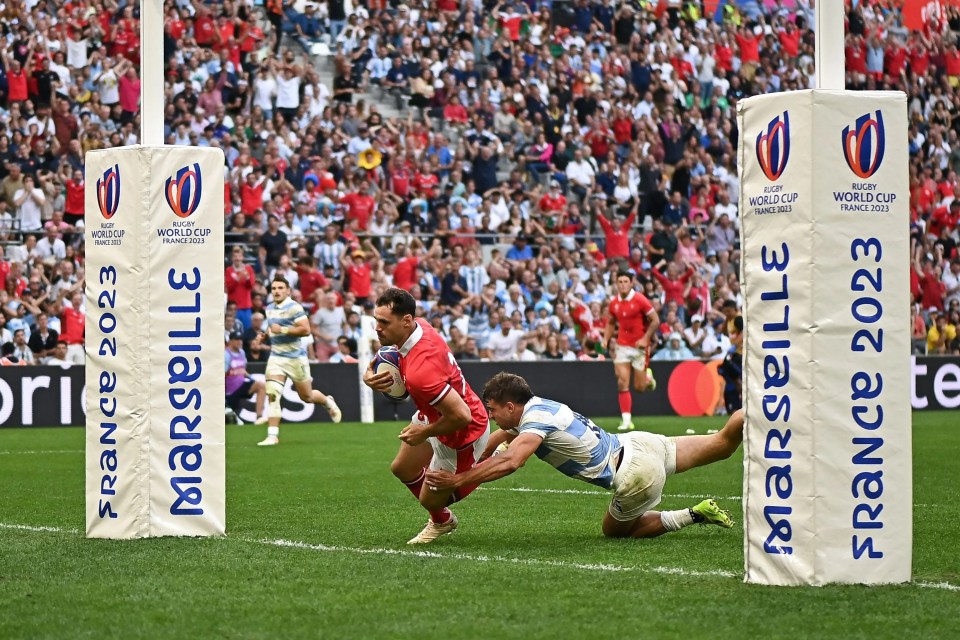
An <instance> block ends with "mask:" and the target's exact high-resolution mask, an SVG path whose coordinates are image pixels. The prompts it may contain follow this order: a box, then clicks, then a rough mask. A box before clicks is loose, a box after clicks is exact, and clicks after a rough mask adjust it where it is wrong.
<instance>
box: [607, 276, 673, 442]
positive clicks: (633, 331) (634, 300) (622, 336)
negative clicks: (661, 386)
mask: <svg viewBox="0 0 960 640" xmlns="http://www.w3.org/2000/svg"><path fill="white" fill-rule="evenodd" d="M607 313H608V317H609V321H608V322H607V326H606V327H605V328H604V330H603V344H604V345H606V347H607V349H608V350H609V349H610V340H611V338H612V337H613V330H614V327H616V329H617V343H616V349H615V350H614V353H613V370H614V372H615V373H616V375H617V399H618V400H619V402H620V415H621V416H622V417H623V422H621V423H620V427H619V429H620V430H621V431H629V430H630V429H633V422H632V420H631V415H632V410H633V398H632V397H631V396H630V370H631V369H633V388H634V389H636V390H637V391H640V392H643V391H646V390H647V389H650V390H653V389H655V388H656V385H657V381H656V380H654V378H653V371H651V370H650V368H649V366H650V351H651V348H652V346H653V345H651V340H652V339H653V334H654V333H655V332H656V330H657V327H659V326H660V317H659V316H658V315H657V311H656V310H655V309H654V308H653V305H652V304H651V303H650V300H648V299H647V297H646V296H645V295H643V294H642V293H640V292H639V291H636V290H634V288H633V274H631V273H630V272H628V271H621V272H620V273H618V274H617V295H616V296H614V298H613V300H611V301H610V306H609V307H608V308H607Z"/></svg>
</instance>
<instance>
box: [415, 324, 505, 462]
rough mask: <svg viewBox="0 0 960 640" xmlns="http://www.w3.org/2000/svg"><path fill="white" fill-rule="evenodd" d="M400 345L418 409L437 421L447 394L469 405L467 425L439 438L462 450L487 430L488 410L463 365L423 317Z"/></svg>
mask: <svg viewBox="0 0 960 640" xmlns="http://www.w3.org/2000/svg"><path fill="white" fill-rule="evenodd" d="M416 322H417V326H416V328H415V329H414V330H413V333H412V334H410V337H409V338H407V341H406V342H404V343H403V344H402V345H400V376H401V377H402V378H403V383H404V384H405V385H406V387H407V391H408V392H410V397H411V398H413V402H414V404H416V405H417V409H419V410H420V412H421V413H422V414H423V415H424V416H425V417H426V418H427V421H428V422H430V423H434V422H436V421H437V420H439V419H440V416H441V413H440V411H439V410H438V409H437V408H436V406H437V404H439V403H440V401H441V400H443V399H444V398H445V397H446V396H447V394H448V393H456V394H457V395H459V396H460V397H461V398H463V401H464V402H465V403H466V404H467V407H469V409H470V416H471V417H472V418H473V419H472V420H471V422H470V424H468V425H467V426H465V427H463V428H462V429H460V430H458V431H454V432H453V433H448V434H446V435H443V436H438V437H437V439H438V440H439V441H440V442H442V443H443V444H445V445H447V446H448V447H450V448H452V449H461V448H463V447H465V446H467V445H468V444H470V443H472V442H474V441H475V440H477V438H479V437H481V436H482V435H483V434H485V433H487V428H488V424H489V423H488V420H487V409H486V407H484V406H483V402H482V401H481V400H480V397H479V396H477V394H476V393H475V392H474V391H473V389H472V388H470V385H469V384H467V381H466V379H465V378H464V377H463V372H462V371H461V370H460V365H458V364H457V360H456V359H455V358H454V357H453V353H451V352H450V348H449V347H447V343H446V342H445V341H444V340H443V338H441V337H440V334H438V333H437V332H436V330H435V329H434V328H433V327H431V326H430V325H429V324H428V323H427V322H426V321H425V320H423V319H422V318H418V319H417V321H416Z"/></svg>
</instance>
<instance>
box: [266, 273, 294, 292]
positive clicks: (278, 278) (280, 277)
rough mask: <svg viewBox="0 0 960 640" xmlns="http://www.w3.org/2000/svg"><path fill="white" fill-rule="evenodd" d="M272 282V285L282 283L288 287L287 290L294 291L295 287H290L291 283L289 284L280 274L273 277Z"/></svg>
mask: <svg viewBox="0 0 960 640" xmlns="http://www.w3.org/2000/svg"><path fill="white" fill-rule="evenodd" d="M270 282H271V283H273V282H282V283H283V284H285V285H287V289H292V288H293V287H291V286H290V282H289V281H288V280H287V279H286V278H285V277H283V276H282V275H280V274H279V273H278V274H276V275H275V276H273V280H271V281H270Z"/></svg>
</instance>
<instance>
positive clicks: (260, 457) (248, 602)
mask: <svg viewBox="0 0 960 640" xmlns="http://www.w3.org/2000/svg"><path fill="white" fill-rule="evenodd" d="M635 420H636V422H638V427H639V428H642V429H647V430H651V431H659V432H661V433H666V434H668V435H677V434H682V433H684V431H685V430H686V429H687V428H694V429H696V431H697V432H698V433H704V432H705V431H706V430H707V429H708V428H719V427H720V426H721V424H722V419H719V418H717V419H707V418H704V419H699V420H689V419H679V418H646V419H635ZM956 421H957V414H956V413H952V414H951V413H917V414H914V469H915V473H914V478H915V481H914V482H915V484H914V496H915V502H916V503H917V507H916V510H915V514H914V521H915V528H914V583H913V584H910V585H902V586H889V587H862V586H843V587H841V586H830V587H823V588H774V587H761V586H753V585H745V584H743V582H742V578H743V550H742V546H743V529H742V525H741V524H740V520H741V516H740V513H741V502H740V501H739V499H736V500H734V499H731V497H738V496H740V494H741V477H742V463H741V457H740V455H737V456H734V458H733V459H731V460H728V461H724V462H723V463H720V464H717V465H713V466H711V467H706V468H702V469H697V470H694V471H691V472H689V473H686V474H683V475H679V476H675V477H673V478H671V479H670V480H668V483H667V493H666V495H665V496H664V501H663V503H662V505H661V506H662V507H663V508H667V509H676V508H682V507H686V506H690V505H692V504H695V503H696V502H698V501H699V499H700V498H699V496H700V495H714V496H716V497H717V498H718V501H719V502H720V504H721V506H724V507H726V508H728V509H730V510H731V511H732V512H733V513H734V514H735V517H736V519H737V521H738V522H737V525H736V526H735V527H734V528H733V529H732V530H721V529H719V528H713V527H710V528H705V527H688V528H687V529H685V530H683V531H681V532H679V533H675V534H669V535H666V536H664V537H661V538H658V539H655V540H607V539H604V538H603V537H602V536H601V535H600V530H599V522H600V518H601V516H602V514H603V513H604V510H605V509H606V505H607V502H608V496H607V494H603V493H600V492H599V491H597V492H596V493H593V492H594V491H595V489H594V488H593V487H591V486H590V485H587V484H585V483H581V482H576V481H573V480H570V479H567V478H565V477H563V476H561V475H560V474H558V473H557V472H556V471H554V470H553V469H552V468H550V467H548V466H547V465H546V464H544V463H543V462H540V461H538V460H536V459H533V460H531V461H530V463H528V464H527V465H526V467H524V468H523V469H521V470H520V471H519V472H517V473H516V474H514V475H513V476H509V477H507V478H504V479H503V480H500V481H498V482H496V483H493V484H492V485H486V486H487V487H488V488H485V489H481V490H480V491H478V492H476V493H474V494H473V495H472V496H470V497H469V498H468V499H467V500H465V501H464V502H463V503H462V504H459V505H457V506H456V508H455V510H456V513H457V515H458V516H459V517H460V520H461V525H460V529H459V530H458V531H457V532H456V533H455V534H453V535H451V536H445V537H443V538H441V539H440V540H438V541H437V542H436V543H434V544H432V545H427V546H425V547H415V548H411V547H408V546H407V545H406V544H405V542H406V540H407V539H408V538H410V537H412V536H413V535H414V534H415V533H416V532H417V531H419V530H420V528H421V526H422V525H423V523H424V522H425V514H424V513H423V511H422V510H420V508H419V507H418V505H416V504H415V502H414V500H413V497H412V496H410V495H409V493H408V492H407V491H406V490H405V489H404V488H403V487H402V486H401V485H400V484H399V483H398V482H397V481H396V480H394V479H393V477H392V476H391V475H390V471H389V461H390V460H391V459H392V456H393V454H394V453H395V451H396V448H397V442H398V441H397V439H396V434H397V432H398V431H399V428H400V425H399V424H397V423H393V424H378V425H372V426H362V425H357V424H344V425H328V424H325V425H285V426H284V427H283V428H282V432H281V441H282V444H281V445H280V446H279V447H270V448H263V447H257V446H255V444H256V442H257V441H258V440H260V439H261V438H262V437H263V431H264V429H263V428H262V427H254V426H239V427H229V428H228V432H227V434H228V465H227V477H228V482H227V498H228V532H229V534H228V537H226V538H222V539H172V538H161V539H149V540H139V541H109V540H86V539H84V538H83V535H82V529H83V522H84V506H83V501H84V495H83V478H84V472H83V454H82V452H81V450H82V448H83V431H82V430H81V429H36V428H35V429H3V430H0V483H2V486H3V495H4V499H3V500H2V501H0V602H2V603H3V614H2V615H0V638H11V639H12V638H43V637H51V638H53V637H56V638H125V639H126V638H157V637H195V638H208V637H229V638H270V637H284V638H300V637H304V638H322V637H331V638H333V637H336V638H423V637H434V636H435V637H449V638H577V637H579V638H599V637H611V636H620V635H622V636H624V637H639V636H645V637H656V638H689V637H691V636H700V635H703V634H704V633H706V634H707V635H709V636H713V637H724V636H728V637H750V636H755V637H768V638H781V637H811V638H812V637H816V638H872V639H875V638H886V637H901V636H902V635H903V633H904V632H905V631H904V630H906V629H909V632H908V633H909V635H910V636H912V637H947V636H951V635H954V634H955V633H956V629H955V628H954V626H953V625H954V618H955V615H952V614H956V613H958V612H960V604H958V602H960V594H958V593H957V591H956V590H953V589H946V588H930V587H929V586H926V587H925V586H922V585H923V584H925V583H942V582H948V583H950V584H952V585H958V584H960V557H958V553H957V549H958V547H960V529H958V527H957V526H956V523H957V522H958V521H960V506H958V505H960V502H958V500H957V493H956V478H955V473H953V472H952V471H951V469H955V468H956V467H955V462H954V457H955V455H956V454H955V452H956V451H957V450H958V448H960V429H958V428H957V424H956ZM601 424H602V425H603V426H605V427H606V428H613V427H614V425H615V424H616V423H615V421H613V420H609V421H601ZM23 452H44V453H23ZM518 488H528V489H538V490H543V489H551V490H568V491H569V490H573V491H582V492H589V493H549V492H523V491H510V490H509V489H518ZM10 525H28V526H30V527H50V528H53V529H54V530H51V531H32V530H25V529H16V528H10ZM279 541H288V542H290V543H303V544H302V545H300V546H279V545H280V544H284V543H280V542H279ZM418 552H419V553H421V555H417V553H418ZM614 568H616V569H617V570H614ZM732 634H736V635H732Z"/></svg>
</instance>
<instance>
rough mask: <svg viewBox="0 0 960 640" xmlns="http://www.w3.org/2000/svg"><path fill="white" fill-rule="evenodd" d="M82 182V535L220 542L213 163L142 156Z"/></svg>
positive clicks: (202, 156) (216, 160)
mask: <svg viewBox="0 0 960 640" xmlns="http://www.w3.org/2000/svg"><path fill="white" fill-rule="evenodd" d="M87 170H88V172H93V175H95V176H97V178H98V179H97V180H96V181H94V180H88V183H87V184H88V186H87V194H86V195H87V210H88V211H92V212H95V213H93V214H92V215H90V216H88V221H87V233H88V236H87V238H88V239H87V245H88V253H87V272H88V274H89V276H90V277H88V279H87V287H88V291H87V311H88V314H87V335H86V343H87V352H88V361H87V362H88V366H87V394H88V395H87V406H88V407H89V408H90V411H89V413H88V415H87V534H88V536H91V537H109V538H130V537H147V536H162V535H213V534H221V533H223V532H224V527H225V507H224V495H225V489H224V477H225V473H224V467H225V465H224V429H223V413H222V412H221V407H220V399H221V398H222V397H223V393H224V391H223V389H224V379H223V373H222V371H221V367H220V364H219V363H220V362H221V361H222V359H223V304H222V300H223V262H222V260H223V209H222V193H223V155H222V153H221V152H220V151H219V150H214V149H196V148H189V149H187V148H175V147H140V146H138V147H130V148H121V149H111V150H105V151H100V152H95V153H90V154H88V156H87ZM96 212H99V215H98V214H97V213H96ZM204 362H207V363H209V362H217V363H218V364H217V366H216V367H209V366H208V367H206V368H204V367H203V366H202V363H204ZM214 398H215V399H216V400H212V399H214ZM108 497H111V506H112V507H119V508H120V510H116V509H115V510H114V512H113V513H111V511H110V510H109V509H106V508H105V506H104V504H105V500H106V499H107V498H108ZM114 513H115V515H114Z"/></svg>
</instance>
